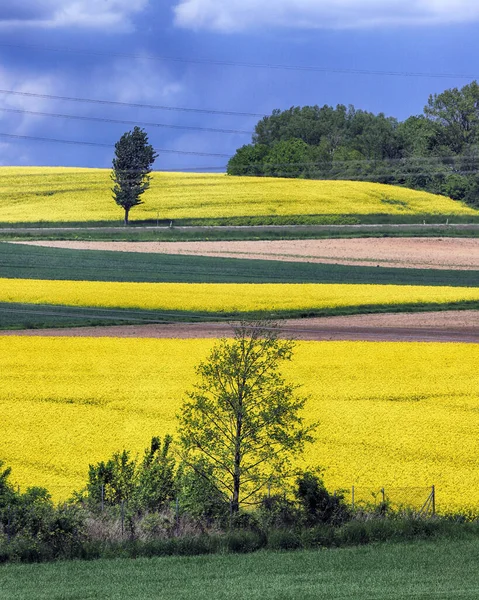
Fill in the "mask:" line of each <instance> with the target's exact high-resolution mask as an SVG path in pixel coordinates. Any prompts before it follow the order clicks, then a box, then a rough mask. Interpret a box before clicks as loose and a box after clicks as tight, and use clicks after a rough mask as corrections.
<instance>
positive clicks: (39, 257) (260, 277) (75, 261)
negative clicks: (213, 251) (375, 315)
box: [0, 243, 479, 287]
mask: <svg viewBox="0 0 479 600" xmlns="http://www.w3.org/2000/svg"><path fill="white" fill-rule="evenodd" d="M0 277H7V278H22V279H68V280H88V281H136V282H177V283H358V284H365V283H367V284H391V285H433V286H452V287H479V271H455V270H442V269H436V270H435V269H401V268H393V267H364V266H348V265H334V264H320V263H305V262H298V263H295V262H281V261H275V260H247V259H238V258H216V257H203V256H180V255H168V254H141V253H135V252H114V251H100V250H68V249H63V248H43V247H41V246H23V245H21V244H18V245H17V244H8V243H0Z"/></svg>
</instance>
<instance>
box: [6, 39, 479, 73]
mask: <svg viewBox="0 0 479 600" xmlns="http://www.w3.org/2000/svg"><path fill="white" fill-rule="evenodd" d="M0 47H3V48H23V49H25V48H30V49H35V50H46V51H49V52H60V53H72V54H84V55H89V56H105V57H117V58H133V59H136V60H148V61H165V62H177V63H186V64H197V65H214V66H220V67H242V68H248V69H270V70H282V71H304V72H315V73H339V74H343V75H375V76H378V75H379V76H392V77H420V78H435V79H468V80H472V79H476V78H477V77H478V76H477V75H467V74H465V73H425V72H415V71H392V70H389V71H381V70H373V69H344V68H337V67H324V66H315V65H285V64H272V63H252V62H239V61H229V60H213V59H202V58H186V57H178V56H159V55H154V56H145V55H144V54H143V55H140V54H128V53H123V52H100V51H96V50H85V49H81V48H79V49H78V48H70V47H62V48H60V47H54V46H47V45H41V44H7V43H0Z"/></svg>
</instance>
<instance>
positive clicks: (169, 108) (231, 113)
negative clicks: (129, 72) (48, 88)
mask: <svg viewBox="0 0 479 600" xmlns="http://www.w3.org/2000/svg"><path fill="white" fill-rule="evenodd" d="M0 46H1V44H0ZM0 94H11V95H13V96H23V97H31V98H43V99H44V100H66V101H68V102H83V103H87V104H106V105H109V106H123V107H128V108H147V109H151V110H167V111H175V112H186V113H200V114H208V115H226V116H233V117H265V116H267V115H266V114H264V113H251V112H236V111H231V110H213V109H207V108H186V107H181V106H163V105H159V104H140V103H138V102H118V101H116V100H100V99H94V98H78V97H74V96H55V95H53V94H35V93H33V92H18V91H15V90H0Z"/></svg>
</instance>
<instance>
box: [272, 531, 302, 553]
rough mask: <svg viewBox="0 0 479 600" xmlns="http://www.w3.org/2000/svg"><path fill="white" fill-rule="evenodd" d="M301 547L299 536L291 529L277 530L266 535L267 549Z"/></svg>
mask: <svg viewBox="0 0 479 600" xmlns="http://www.w3.org/2000/svg"><path fill="white" fill-rule="evenodd" d="M301 547H302V543H301V538H300V536H299V535H298V534H296V533H294V532H293V531H287V530H283V531H281V530H277V531H271V532H270V534H269V535H268V549H269V550H298V549H299V548H301Z"/></svg>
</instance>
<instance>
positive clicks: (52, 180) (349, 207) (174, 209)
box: [0, 167, 477, 224]
mask: <svg viewBox="0 0 479 600" xmlns="http://www.w3.org/2000/svg"><path fill="white" fill-rule="evenodd" d="M0 201H1V204H2V214H1V217H0V219H1V221H2V222H3V223H28V222H30V223H32V222H38V221H49V222H63V223H65V222H76V223H78V222H88V221H93V222H99V221H116V222H118V221H120V220H121V218H122V215H123V212H122V209H121V208H120V207H118V206H116V204H115V203H114V201H113V200H112V198H111V180H110V170H108V169H72V168H52V167H2V168H1V169H0ZM144 201H145V203H144V204H143V205H141V206H139V207H137V208H135V210H134V211H132V214H131V219H132V221H135V220H143V221H145V220H150V221H153V222H155V221H157V220H159V219H160V218H161V219H171V220H176V219H218V218H220V219H223V220H224V219H238V218H240V219H244V218H245V217H247V218H252V217H254V222H252V224H260V223H271V217H274V218H278V217H288V216H292V217H294V219H292V220H288V222H303V223H304V222H305V221H304V219H303V217H312V216H315V215H321V216H322V217H323V221H324V217H327V216H328V215H330V216H331V215H334V216H339V217H341V218H340V219H339V221H340V222H345V223H348V219H346V220H344V217H345V216H347V215H356V216H358V215H375V218H376V217H377V216H378V215H379V216H381V215H393V216H398V217H401V218H402V217H404V216H411V215H421V216H424V215H431V216H432V215H435V216H438V215H441V216H444V217H446V216H448V217H450V216H453V215H462V216H473V215H477V211H476V210H474V209H472V208H470V207H468V206H466V205H465V204H463V203H461V202H457V201H454V200H451V199H450V198H446V197H444V196H437V195H434V194H429V193H427V192H420V191H416V190H410V189H407V188H401V187H396V186H389V185H383V184H376V183H365V182H351V181H312V180H301V179H281V178H274V177H273V178H267V177H232V176H227V175H224V174H205V173H154V174H153V176H152V184H151V189H150V190H149V191H148V192H147V193H146V194H145V196H144ZM444 220H445V219H444ZM308 221H310V219H309V220H308V219H306V223H307V222H308ZM313 222H314V219H313ZM325 222H326V223H327V222H328V219H326V221H325ZM329 222H331V220H329ZM335 222H338V220H337V219H336V220H335ZM242 223H243V224H247V223H246V222H244V221H242Z"/></svg>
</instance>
